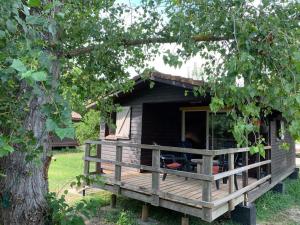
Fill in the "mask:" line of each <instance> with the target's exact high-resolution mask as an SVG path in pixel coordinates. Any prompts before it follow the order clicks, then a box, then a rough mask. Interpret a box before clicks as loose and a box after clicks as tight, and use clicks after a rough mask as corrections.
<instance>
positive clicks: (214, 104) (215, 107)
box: [209, 97, 224, 112]
mask: <svg viewBox="0 0 300 225" xmlns="http://www.w3.org/2000/svg"><path fill="white" fill-rule="evenodd" d="M209 107H210V109H211V111H213V112H218V111H219V110H221V109H222V108H224V102H223V99H221V98H218V97H213V98H212V101H211V103H210V104H209Z"/></svg>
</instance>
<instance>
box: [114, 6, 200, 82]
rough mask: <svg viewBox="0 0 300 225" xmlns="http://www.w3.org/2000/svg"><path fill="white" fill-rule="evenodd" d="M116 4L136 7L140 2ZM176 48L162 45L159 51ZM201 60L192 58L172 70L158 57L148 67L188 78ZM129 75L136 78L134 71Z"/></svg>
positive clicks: (129, 17) (172, 45)
mask: <svg viewBox="0 0 300 225" xmlns="http://www.w3.org/2000/svg"><path fill="white" fill-rule="evenodd" d="M118 3H123V4H127V5H131V6H133V7H134V6H138V5H139V4H140V0H117V1H116V4H118ZM131 18H132V17H131V14H130V15H129V16H128V18H126V20H128V24H130V20H131ZM177 47H178V46H177V45H176V44H164V45H162V46H161V50H162V51H163V50H170V51H171V52H172V50H176V48H177ZM202 62H203V60H202V59H201V57H199V56H198V57H197V56H196V57H192V58H191V59H189V60H188V61H186V62H185V63H183V64H182V66H181V67H180V68H174V67H170V66H168V65H166V64H165V63H164V61H163V56H162V55H158V56H157V57H156V58H155V59H154V60H153V61H150V62H149V65H150V66H151V67H153V68H154V69H155V70H157V71H159V72H162V73H167V74H171V75H176V76H183V77H190V76H191V74H192V71H193V69H194V68H195V67H200V66H201V64H202ZM130 73H131V74H132V75H131V76H132V77H133V76H136V75H137V74H136V72H135V71H134V70H130Z"/></svg>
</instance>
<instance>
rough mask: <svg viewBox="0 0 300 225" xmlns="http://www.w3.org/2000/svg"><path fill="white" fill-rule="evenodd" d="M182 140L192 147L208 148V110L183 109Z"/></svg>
mask: <svg viewBox="0 0 300 225" xmlns="http://www.w3.org/2000/svg"><path fill="white" fill-rule="evenodd" d="M181 141H182V142H186V143H187V142H188V143H189V145H190V147H192V148H197V149H206V145H207V113H206V111H182V133H181Z"/></svg>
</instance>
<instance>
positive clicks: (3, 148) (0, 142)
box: [0, 137, 14, 157]
mask: <svg viewBox="0 0 300 225" xmlns="http://www.w3.org/2000/svg"><path fill="white" fill-rule="evenodd" d="M13 151H14V148H13V147H12V146H10V145H9V144H8V143H7V141H6V140H5V138H3V137H0V157H3V156H7V155H8V154H9V153H12V152H13Z"/></svg>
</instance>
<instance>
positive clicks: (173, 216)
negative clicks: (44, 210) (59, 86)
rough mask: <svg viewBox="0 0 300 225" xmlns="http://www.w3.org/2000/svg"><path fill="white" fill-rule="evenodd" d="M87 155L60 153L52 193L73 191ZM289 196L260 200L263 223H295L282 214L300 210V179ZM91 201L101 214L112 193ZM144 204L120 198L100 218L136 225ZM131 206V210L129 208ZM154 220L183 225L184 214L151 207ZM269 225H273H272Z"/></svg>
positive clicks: (221, 224)
mask: <svg viewBox="0 0 300 225" xmlns="http://www.w3.org/2000/svg"><path fill="white" fill-rule="evenodd" d="M82 157H83V152H82V151H79V152H78V151H77V152H56V153H55V155H54V160H52V162H51V165H50V169H49V186H50V191H54V192H58V191H61V192H62V191H63V190H65V189H69V188H70V186H69V184H70V182H72V181H74V180H75V177H76V176H77V175H80V174H82V171H83V160H82ZM285 184H286V193H285V194H278V193H274V192H268V193H266V194H265V195H263V196H262V197H260V198H259V199H258V200H257V201H256V209H257V218H258V221H259V223H264V222H268V221H269V222H271V221H273V220H274V218H275V217H276V220H279V221H281V220H282V224H286V225H290V224H294V223H292V222H291V221H289V218H284V219H283V218H281V216H280V215H281V214H280V213H281V212H282V211H284V210H287V209H289V208H291V207H299V208H300V180H297V181H291V180H287V181H286V182H285ZM81 199H82V198H81V196H80V195H79V196H78V195H77V197H76V199H75V200H74V201H79V200H81ZM84 199H85V200H87V202H88V204H89V207H90V209H91V211H93V212H95V213H96V215H97V212H98V213H100V211H101V210H100V208H101V207H103V206H105V205H108V204H109V199H110V193H108V192H105V191H100V192H97V193H93V194H90V195H88V196H86V197H85V198H84ZM142 204H143V203H142V202H140V201H136V200H133V199H128V198H124V197H120V198H118V209H117V210H108V211H106V212H105V213H104V214H103V215H100V214H99V217H101V218H105V220H106V221H108V222H110V223H112V224H117V225H123V224H127V225H135V224H136V222H137V218H139V217H140V213H141V207H142ZM128 206H130V207H128ZM150 213H151V218H153V219H155V220H156V221H160V224H161V225H168V224H170V222H172V224H173V225H177V224H178V225H179V224H180V219H181V216H182V214H180V213H177V212H174V211H171V210H168V209H164V208H158V207H152V206H150ZM190 224H191V225H208V224H209V223H206V222H203V221H201V220H200V219H198V218H195V217H190ZM233 224H234V223H232V222H231V221H230V220H228V219H224V218H223V219H220V220H217V221H215V222H214V223H212V225H233ZM269 224H272V222H271V223H269Z"/></svg>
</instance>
